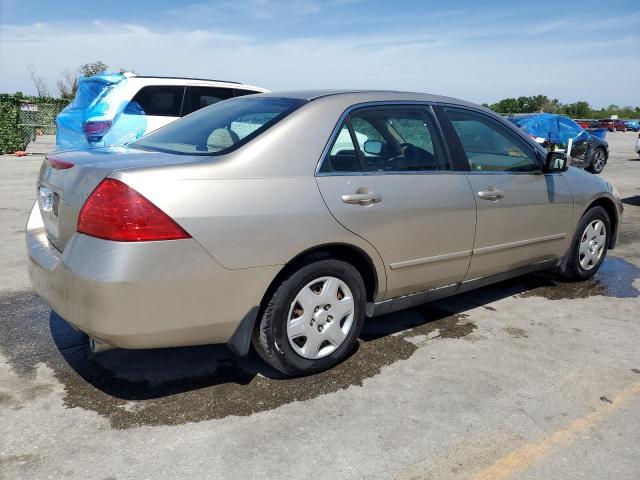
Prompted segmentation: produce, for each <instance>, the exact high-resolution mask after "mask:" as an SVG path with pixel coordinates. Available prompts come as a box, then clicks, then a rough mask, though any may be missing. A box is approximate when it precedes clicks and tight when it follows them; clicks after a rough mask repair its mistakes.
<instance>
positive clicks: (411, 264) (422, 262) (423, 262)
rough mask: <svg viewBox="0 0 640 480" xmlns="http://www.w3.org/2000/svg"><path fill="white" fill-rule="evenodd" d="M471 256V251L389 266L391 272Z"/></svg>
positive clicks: (416, 259)
mask: <svg viewBox="0 0 640 480" xmlns="http://www.w3.org/2000/svg"><path fill="white" fill-rule="evenodd" d="M470 255H471V250H464V251H462V252H453V253H444V254H442V255H434V256H433V257H425V258H415V259H413V260H405V261H402V262H394V263H391V264H390V265H389V267H390V268H391V270H398V269H401V268H408V267H417V266H418V265H426V264H428V263H435V262H443V261H445V260H453V259H454V258H463V257H468V256H470Z"/></svg>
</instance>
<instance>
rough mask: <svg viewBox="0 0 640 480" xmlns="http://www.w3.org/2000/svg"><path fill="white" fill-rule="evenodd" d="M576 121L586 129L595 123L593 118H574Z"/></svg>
mask: <svg viewBox="0 0 640 480" xmlns="http://www.w3.org/2000/svg"><path fill="white" fill-rule="evenodd" d="M574 122H576V123H577V124H578V125H580V126H581V127H582V128H584V129H585V130H586V129H588V128H592V124H593V120H583V119H576V120H574Z"/></svg>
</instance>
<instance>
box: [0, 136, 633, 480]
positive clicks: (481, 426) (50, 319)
mask: <svg viewBox="0 0 640 480" xmlns="http://www.w3.org/2000/svg"><path fill="white" fill-rule="evenodd" d="M620 135H623V134H620ZM614 146H615V144H614ZM624 148H626V146H625V147H624ZM626 156H627V153H626V150H623V149H621V153H620V154H619V155H616V156H614V158H613V159H612V162H611V164H610V165H608V166H607V168H606V170H605V176H607V174H609V175H611V177H613V179H614V182H615V184H616V186H617V187H618V189H619V190H620V191H621V193H622V194H623V197H624V198H625V208H626V212H625V220H624V224H623V226H622V230H621V232H620V237H619V244H618V248H616V249H615V250H614V251H613V252H611V254H610V255H609V256H608V257H607V258H606V260H605V262H604V263H603V265H602V267H601V270H600V271H599V273H598V274H597V275H596V276H595V277H594V278H592V279H590V280H588V281H585V282H578V283H572V282H571V283H569V282H562V281H560V280H559V279H558V278H557V277H555V276H554V275H552V274H549V273H538V274H531V275H527V276H524V277H520V278H517V279H514V280H510V281H507V282H503V283H500V284H497V285H493V286H490V287H485V288H482V289H480V290H477V291H474V292H469V293H466V294H462V295H459V296H455V297H452V298H449V299H445V300H442V301H439V302H435V303H432V304H429V305H424V306H421V307H419V308H414V309H410V310H406V311H403V312H397V313H394V314H391V315H387V316H383V317H378V318H376V319H370V320H368V321H367V323H366V325H365V328H364V330H363V332H362V335H361V338H360V341H359V345H358V348H357V350H356V351H355V352H354V353H353V354H352V355H351V356H350V357H349V358H348V359H347V360H346V361H345V362H344V363H342V364H341V365H339V366H338V367H337V368H335V369H333V370H330V371H327V372H324V373H321V374H319V375H315V376H311V377H306V378H300V379H288V378H283V377H282V376H281V375H280V374H279V373H278V372H276V371H274V370H272V369H270V368H269V367H268V366H266V365H265V364H264V363H263V362H262V361H261V360H260V359H258V358H257V357H256V356H255V355H253V354H252V355H250V356H249V357H247V358H238V357H236V356H234V355H233V354H232V353H231V352H230V351H229V350H228V349H227V348H226V347H225V346H204V347H191V348H174V349H162V350H144V351H142V350H141V351H126V350H112V351H108V352H104V353H101V354H97V355H96V354H92V353H91V352H90V351H89V349H88V345H87V338H86V336H84V335H83V334H81V333H78V332H76V331H75V330H73V329H72V328H71V327H70V326H69V325H68V324H67V323H66V322H65V321H64V320H63V319H62V318H60V317H59V316H58V315H56V314H55V313H52V312H51V311H50V310H49V309H48V307H47V306H46V305H44V304H43V303H42V301H41V300H40V299H39V298H38V297H37V296H36V295H35V294H34V293H33V292H32V291H31V289H30V288H29V286H28V282H27V281H26V276H25V272H22V273H20V272H21V268H23V267H24V258H22V257H21V256H20V255H21V254H23V247H22V246H20V247H16V246H15V244H16V242H18V241H21V235H22V233H21V232H22V229H21V224H22V223H23V222H24V218H23V217H24V215H26V211H28V209H29V207H30V201H31V197H30V196H29V195H31V196H32V190H31V189H30V188H29V187H28V186H25V185H24V184H25V183H26V180H27V179H28V178H29V175H28V174H26V173H25V172H32V173H33V172H35V170H36V168H37V161H36V159H32V160H31V159H30V160H29V161H31V162H32V163H28V162H25V163H24V164H22V165H19V166H17V167H14V168H15V171H14V172H10V173H12V174H13V175H12V176H10V178H11V185H12V188H13V190H12V192H13V193H14V195H13V196H12V198H11V200H10V201H7V202H3V205H4V207H3V211H2V215H3V217H2V221H3V222H4V223H5V224H7V225H6V226H7V229H6V230H5V232H7V233H6V234H5V237H3V239H2V242H3V243H6V244H7V245H9V247H8V249H5V250H4V256H3V257H1V258H0V260H1V262H2V264H1V265H0V270H2V271H3V272H4V273H2V274H0V275H1V277H0V279H1V281H2V283H1V284H0V326H1V328H0V425H1V427H0V429H1V430H0V478H5V477H6V478H18V477H24V478H41V477H47V476H53V477H59V476H63V475H64V476H69V477H86V476H87V475H88V474H89V475H90V476H92V477H94V476H97V477H99V478H107V477H110V478H131V476H132V475H134V476H137V477H140V478H143V477H151V476H153V477H154V478H175V477H176V476H183V475H191V476H195V477H211V478H266V477H270V476H279V477H280V478H327V477H334V478H389V477H395V478H460V477H464V476H468V475H471V474H472V473H473V472H478V471H479V470H482V469H483V468H485V467H487V468H489V467H490V466H491V465H492V464H493V463H494V462H495V461H498V460H499V459H500V458H502V456H504V455H507V454H508V453H509V451H510V450H511V449H512V448H514V447H516V446H522V445H527V444H528V442H536V441H539V440H540V439H541V438H545V436H547V435H550V434H552V432H555V431H557V430H558V429H562V428H565V427H564V426H565V425H566V424H567V422H571V421H579V420H580V419H581V418H586V417H585V415H587V416H588V415H589V414H590V412H591V413H593V412H600V411H601V410H599V409H601V408H603V407H602V406H609V407H610V408H611V409H612V410H611V413H610V414H608V415H610V417H609V416H607V417H604V414H603V415H601V416H602V419H601V420H599V421H600V422H601V423H600V424H599V426H598V425H596V424H595V423H594V425H593V431H590V432H591V433H590V434H589V435H590V437H589V438H591V440H590V441H589V440H586V439H584V438H583V437H576V442H577V443H578V444H579V445H580V448H581V449H583V450H584V451H587V452H592V454H593V456H594V458H596V457H598V458H600V455H602V454H603V452H604V453H607V454H608V455H609V457H608V458H609V459H610V460H609V461H610V468H609V469H607V464H606V462H605V465H604V466H603V465H602V461H601V460H600V462H601V464H599V465H598V467H597V468H598V469H599V470H598V471H603V472H605V473H608V474H610V475H609V476H610V478H613V477H614V476H615V478H639V477H640V462H639V461H638V459H637V455H635V456H633V455H632V454H628V452H629V448H630V447H629V446H630V445H637V444H639V443H640V427H637V425H640V399H638V398H636V396H634V395H635V394H632V395H631V396H629V395H627V397H629V398H628V399H627V397H625V396H624V395H622V394H618V395H617V396H616V394H617V392H619V391H625V388H628V387H629V385H631V386H633V385H635V384H636V383H638V382H640V375H639V374H638V373H639V372H640V355H639V354H638V348H637V345H638V344H639V342H640V315H639V312H640V308H639V307H640V301H639V300H638V296H639V295H640V268H638V266H639V265H640V245H639V244H638V240H640V238H638V235H639V234H638V232H640V202H639V201H638V200H637V199H638V198H640V189H639V188H638V187H637V186H636V185H638V182H637V181H636V180H634V179H640V172H638V171H637V170H638V169H640V162H636V163H633V162H630V161H629V159H627V158H626ZM616 179H617V181H616ZM13 197H17V198H13ZM12 249H13V250H12ZM12 253H13V254H12ZM632 392H635V390H632ZM621 398H623V399H627V400H625V402H626V403H624V405H623V402H622V400H620V399H621ZM618 408H619V410H618ZM606 412H609V410H606ZM589 418H590V417H589ZM598 418H600V417H598ZM584 421H586V420H584ZM634 425H636V427H635V428H634ZM590 428H591V427H590ZM611 429H617V430H615V431H612V432H610V430H611ZM616 432H617V436H616ZM572 438H573V437H572ZM605 438H606V441H605V440H603V439H605ZM578 439H579V442H578ZM150 445H151V446H152V448H153V455H151V456H149V455H147V454H142V453H134V452H142V451H146V450H145V448H146V447H148V446H150ZM194 445H197V446H198V447H197V448H196V449H194V448H193V446H194ZM125 451H126V452H127V453H124V452H125ZM66 452H68V453H66ZM107 452H108V453H107ZM554 452H555V451H554ZM554 452H552V453H551V454H549V458H548V459H547V460H541V461H540V462H538V463H536V464H535V465H531V468H530V470H527V471H524V473H523V472H519V473H518V472H514V478H516V477H518V475H521V477H522V478H543V477H540V476H537V477H536V476H535V474H536V472H538V473H539V472H544V473H545V475H544V478H552V477H554V478H569V477H575V476H577V475H584V474H585V472H587V474H588V472H589V471H590V470H589V468H590V462H589V461H588V460H585V461H583V462H582V463H575V462H573V460H572V459H573V458H578V457H580V452H577V451H575V450H573V447H571V446H570V442H568V443H567V445H566V446H563V447H562V449H558V454H557V455H556V454H555V453H554ZM247 453H249V455H247ZM636 454H637V452H636ZM563 458H564V459H565V460H564V461H563V460H562V459H563ZM567 458H569V459H570V460H568V461H567V460H566V459H567ZM328 459H331V460H332V462H333V464H332V465H331V466H327V460H328ZM323 460H324V462H323ZM131 462H133V463H131ZM594 468H595V467H594ZM176 469H177V470H176ZM581 469H582V470H581ZM3 474H4V475H5V477H3ZM587 476H588V475H587ZM487 478H488V477H487ZM601 478H602V477H601Z"/></svg>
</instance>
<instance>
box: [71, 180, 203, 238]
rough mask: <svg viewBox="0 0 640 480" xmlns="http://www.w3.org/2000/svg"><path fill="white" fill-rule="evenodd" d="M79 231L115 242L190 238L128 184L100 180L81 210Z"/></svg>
mask: <svg viewBox="0 0 640 480" xmlns="http://www.w3.org/2000/svg"><path fill="white" fill-rule="evenodd" d="M77 230H78V232H80V233H84V234H86V235H91V236H92V237H98V238H104V239H105V240H114V241H117V242H149V241H157V240H178V239H181V238H191V236H190V235H189V234H188V233H187V232H185V231H184V229H183V228H182V227H181V226H180V225H178V224H177V223H176V222H175V221H173V219H171V217H169V216H168V215H167V214H166V213H164V212H163V211H162V210H160V209H159V208H158V207H156V206H155V205H154V204H153V203H151V202H150V201H149V200H147V199H146V198H145V197H143V196H142V195H140V194H139V193H138V192H136V191H135V190H134V189H132V188H131V187H129V186H128V185H126V184H124V183H122V182H121V181H119V180H114V179H113V178H107V179H105V180H103V181H102V182H101V183H100V184H99V185H98V186H97V187H96V188H95V190H94V191H93V192H92V193H91V195H89V198H87V201H86V202H85V204H84V205H83V207H82V209H81V210H80V215H79V217H78V229H77Z"/></svg>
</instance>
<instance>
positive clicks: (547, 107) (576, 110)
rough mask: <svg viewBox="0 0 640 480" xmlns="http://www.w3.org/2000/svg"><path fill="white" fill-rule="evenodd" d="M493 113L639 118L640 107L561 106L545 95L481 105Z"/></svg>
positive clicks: (584, 104) (577, 103)
mask: <svg viewBox="0 0 640 480" xmlns="http://www.w3.org/2000/svg"><path fill="white" fill-rule="evenodd" d="M483 105H484V106H485V107H488V108H490V109H491V110H493V111H494V112H497V113H500V114H503V115H508V114H511V113H538V112H545V113H557V114H559V115H566V116H568V117H571V118H611V116H612V115H618V118H625V119H627V118H633V119H636V118H640V107H632V106H620V105H609V106H608V107H606V108H600V109H593V108H591V105H589V102H585V101H580V102H575V103H567V104H563V103H561V102H560V100H558V99H557V98H554V99H550V98H549V97H547V96H546V95H534V96H531V97H518V98H505V99H502V100H500V101H499V102H496V103H493V104H491V105H490V104H487V103H483Z"/></svg>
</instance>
